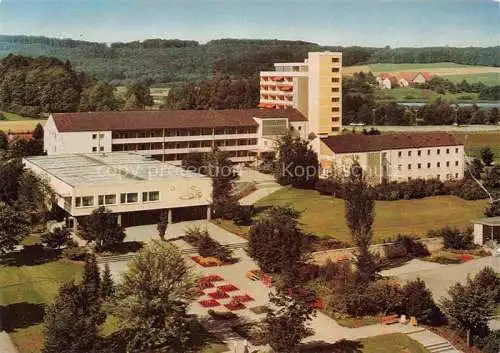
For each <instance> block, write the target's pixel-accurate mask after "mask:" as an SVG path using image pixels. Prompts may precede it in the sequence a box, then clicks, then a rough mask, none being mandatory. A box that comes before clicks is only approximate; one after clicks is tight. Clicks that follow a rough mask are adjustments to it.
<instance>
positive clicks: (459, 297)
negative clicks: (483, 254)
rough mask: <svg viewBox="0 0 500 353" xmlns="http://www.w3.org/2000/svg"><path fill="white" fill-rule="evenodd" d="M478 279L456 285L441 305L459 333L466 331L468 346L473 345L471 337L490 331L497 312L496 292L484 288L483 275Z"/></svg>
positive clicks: (479, 275) (478, 276)
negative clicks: (490, 321)
mask: <svg viewBox="0 0 500 353" xmlns="http://www.w3.org/2000/svg"><path fill="white" fill-rule="evenodd" d="M483 271H485V270H483ZM476 278H479V280H471V279H470V278H468V279H467V283H466V284H462V283H456V284H454V285H453V286H452V287H451V288H450V289H449V290H448V297H447V298H445V299H443V300H442V303H441V307H442V310H443V312H444V313H445V315H446V316H447V318H448V320H449V322H450V323H451V324H452V325H453V326H454V327H456V328H457V329H458V330H459V331H462V332H463V331H466V333H467V345H470V344H471V339H470V337H471V335H474V334H478V333H482V332H487V331H488V321H489V319H490V317H491V316H492V315H493V312H494V310H495V299H496V297H495V295H496V293H495V291H493V290H487V289H486V290H485V288H483V287H482V278H483V274H481V273H479V274H478V275H477V277H476Z"/></svg>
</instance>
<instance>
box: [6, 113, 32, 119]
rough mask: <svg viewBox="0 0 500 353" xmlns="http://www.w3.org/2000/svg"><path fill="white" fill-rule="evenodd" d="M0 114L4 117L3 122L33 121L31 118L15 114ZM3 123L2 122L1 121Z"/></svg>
mask: <svg viewBox="0 0 500 353" xmlns="http://www.w3.org/2000/svg"><path fill="white" fill-rule="evenodd" d="M0 114H1V115H2V116H3V117H4V120H3V121H19V120H33V119H31V118H26V117H24V116H21V115H18V114H15V113H9V112H0ZM0 121H2V120H0Z"/></svg>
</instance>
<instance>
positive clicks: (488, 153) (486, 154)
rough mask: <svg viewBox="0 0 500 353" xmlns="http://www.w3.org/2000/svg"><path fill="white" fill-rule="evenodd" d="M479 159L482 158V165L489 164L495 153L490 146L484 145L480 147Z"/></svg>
mask: <svg viewBox="0 0 500 353" xmlns="http://www.w3.org/2000/svg"><path fill="white" fill-rule="evenodd" d="M480 153H481V159H482V160H483V163H484V165H486V166H490V165H491V164H492V163H493V159H494V158H495V154H494V153H493V151H492V150H491V148H490V147H485V148H483V149H481V152H480Z"/></svg>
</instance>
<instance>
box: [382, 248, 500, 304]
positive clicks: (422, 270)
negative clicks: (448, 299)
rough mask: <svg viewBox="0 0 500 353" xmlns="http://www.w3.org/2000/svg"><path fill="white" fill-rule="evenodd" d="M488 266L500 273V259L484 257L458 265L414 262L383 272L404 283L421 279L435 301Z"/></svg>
mask: <svg viewBox="0 0 500 353" xmlns="http://www.w3.org/2000/svg"><path fill="white" fill-rule="evenodd" d="M437 265H438V266H437ZM486 266H490V267H493V268H494V269H495V270H497V271H499V272H500V257H493V256H488V257H483V258H480V259H476V260H471V261H468V262H466V263H463V264H458V265H439V264H432V263H431V264H430V265H429V263H428V262H426V261H420V260H414V261H413V262H410V263H409V264H407V265H404V266H401V267H399V268H394V269H391V270H387V271H382V275H384V276H396V277H397V278H398V279H400V280H402V281H411V280H415V279H417V278H420V279H421V280H423V281H424V282H425V284H426V285H427V287H428V288H429V289H430V291H431V292H432V294H433V295H434V299H435V300H439V299H440V298H442V297H444V296H446V295H447V294H446V293H447V290H448V288H450V286H452V285H453V284H455V283H457V282H465V281H466V280H467V277H468V276H469V275H474V274H476V273H477V272H479V271H480V270H481V269H483V268H485V267H486Z"/></svg>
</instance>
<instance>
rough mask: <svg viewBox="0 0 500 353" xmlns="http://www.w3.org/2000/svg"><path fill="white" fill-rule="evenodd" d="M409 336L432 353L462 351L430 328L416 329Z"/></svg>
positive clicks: (456, 352) (457, 352) (458, 352)
mask: <svg viewBox="0 0 500 353" xmlns="http://www.w3.org/2000/svg"><path fill="white" fill-rule="evenodd" d="M407 336H408V337H410V338H411V339H414V340H415V341H417V342H419V343H420V344H421V345H422V346H424V347H425V348H426V349H427V350H428V351H429V352H430V353H460V351H459V350H457V349H455V348H454V347H453V346H452V345H451V344H450V342H448V341H447V340H446V339H444V338H443V337H441V336H439V335H437V334H435V333H434V332H431V331H429V330H416V331H415V332H410V333H408V334H407Z"/></svg>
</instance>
